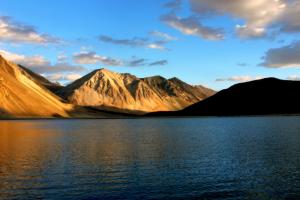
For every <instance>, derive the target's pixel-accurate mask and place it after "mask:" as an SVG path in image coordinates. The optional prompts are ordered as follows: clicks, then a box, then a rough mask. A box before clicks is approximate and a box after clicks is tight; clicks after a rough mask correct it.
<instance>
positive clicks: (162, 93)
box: [57, 68, 214, 112]
mask: <svg viewBox="0 0 300 200" xmlns="http://www.w3.org/2000/svg"><path fill="white" fill-rule="evenodd" d="M178 80H179V79H178ZM180 84H181V86H180V85H179V81H178V83H176V82H175V81H173V80H168V79H166V78H164V77H162V76H152V77H146V78H138V77H136V76H134V75H132V74H129V73H116V72H112V71H110V70H107V69H104V68H101V69H98V70H94V71H92V72H91V73H89V74H87V75H86V76H84V77H82V78H80V79H78V80H76V81H74V82H73V83H71V84H69V85H67V86H66V87H64V88H63V89H61V90H60V91H58V93H57V94H58V95H60V96H61V97H62V98H64V99H66V100H68V101H69V102H71V103H73V104H75V105H81V106H83V105H84V106H94V107H102V108H103V107H106V108H108V107H111V108H115V109H117V110H129V111H130V110H131V111H138V112H152V111H158V110H168V111H169V110H180V109H182V108H184V107H187V106H188V105H191V104H193V103H195V102H198V101H201V100H203V99H205V98H207V97H208V96H210V95H212V94H214V91H213V90H210V89H208V88H205V87H202V89H200V88H199V87H196V86H191V85H189V84H187V83H185V82H183V81H181V82H180ZM192 92H193V93H195V94H196V95H195V94H192Z"/></svg>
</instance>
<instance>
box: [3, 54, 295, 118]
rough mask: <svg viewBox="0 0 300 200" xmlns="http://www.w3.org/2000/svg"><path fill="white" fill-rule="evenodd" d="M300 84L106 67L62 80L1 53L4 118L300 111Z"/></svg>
mask: <svg viewBox="0 0 300 200" xmlns="http://www.w3.org/2000/svg"><path fill="white" fill-rule="evenodd" d="M299 89H300V81H286V80H279V79H275V78H266V79H261V80H256V81H250V82H245V83H239V84H236V85H233V86H231V87H230V88H228V89H225V90H222V91H220V92H217V93H216V92H215V91H213V90H211V89H209V88H206V87H203V86H192V85H189V84H187V83H185V82H183V81H181V80H179V79H178V78H171V79H166V78H164V77H161V76H153V77H146V78H138V77H136V76H134V75H131V74H128V73H115V72H112V71H109V70H107V69H99V70H95V71H93V72H91V73H89V74H87V75H86V76H83V77H82V78H80V79H78V80H76V81H74V82H73V83H70V84H69V85H67V86H61V85H59V84H57V83H52V82H51V81H49V80H47V79H46V78H44V77H43V76H41V75H39V74H36V73H34V72H32V71H31V70H29V69H27V68H26V67H24V66H20V65H17V64H14V63H12V62H9V61H7V60H5V59H4V58H3V57H2V56H1V55H0V118H16V117H22V118H24V117H25V118H28V117H38V118H40V117H42V118H45V117H46V118H49V117H50V118H53V117H64V118H72V117H75V118H76V117H84V118H103V117H104V118H106V117H120V116H125V115H127V116H128V114H129V115H130V116H136V115H143V116H145V117H147V116H150V117H153V116H155V117H159V116H242V115H274V114H276V115H277V114H299V113H300V106H299V102H300V93H298V91H299Z"/></svg>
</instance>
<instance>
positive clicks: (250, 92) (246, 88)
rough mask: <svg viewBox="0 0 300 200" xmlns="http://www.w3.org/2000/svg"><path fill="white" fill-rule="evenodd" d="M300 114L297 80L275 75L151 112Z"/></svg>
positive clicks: (201, 114)
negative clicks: (176, 108) (174, 109)
mask: <svg viewBox="0 0 300 200" xmlns="http://www.w3.org/2000/svg"><path fill="white" fill-rule="evenodd" d="M272 114H300V81H285V80H279V79H275V78H266V79H262V80H256V81H251V82H247V83H240V84H236V85H234V86H232V87H230V88H228V89H225V90H222V91H220V92H218V93H217V94H215V95H213V96H211V97H209V98H207V99H205V100H203V101H201V102H199V103H196V104H193V105H191V106H189V107H187V108H185V109H183V110H181V111H177V112H157V113H151V114H149V115H150V116H241V115H272Z"/></svg>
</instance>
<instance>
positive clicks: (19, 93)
mask: <svg viewBox="0 0 300 200" xmlns="http://www.w3.org/2000/svg"><path fill="white" fill-rule="evenodd" d="M72 109H73V106H71V105H68V104H64V103H62V102H61V101H60V100H59V98H58V97H57V96H56V95H54V94H53V93H51V92H50V91H48V90H47V89H46V88H44V87H42V86H41V85H40V84H38V83H37V79H36V78H35V77H33V76H31V75H30V74H29V73H28V72H27V71H26V70H24V69H23V68H21V67H19V66H18V65H16V64H14V63H11V62H9V61H7V60H5V59H4V58H3V57H2V56H1V55H0V110H1V116H18V117H51V116H64V117H68V116H69V115H68V111H69V110H72Z"/></svg>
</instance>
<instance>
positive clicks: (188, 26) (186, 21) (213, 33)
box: [161, 15, 224, 40]
mask: <svg viewBox="0 0 300 200" xmlns="http://www.w3.org/2000/svg"><path fill="white" fill-rule="evenodd" d="M161 20H162V21H163V22H164V23H166V24H167V25H169V26H171V27H173V28H175V29H177V30H179V31H181V32H182V33H184V34H186V35H194V36H198V37H200V38H204V39H207V40H222V39H223V38H224V35H223V30H221V29H216V28H212V27H208V26H204V25H203V24H202V23H201V22H200V21H199V20H198V19H197V18H195V17H188V18H181V17H178V16H175V15H163V16H162V17H161Z"/></svg>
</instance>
